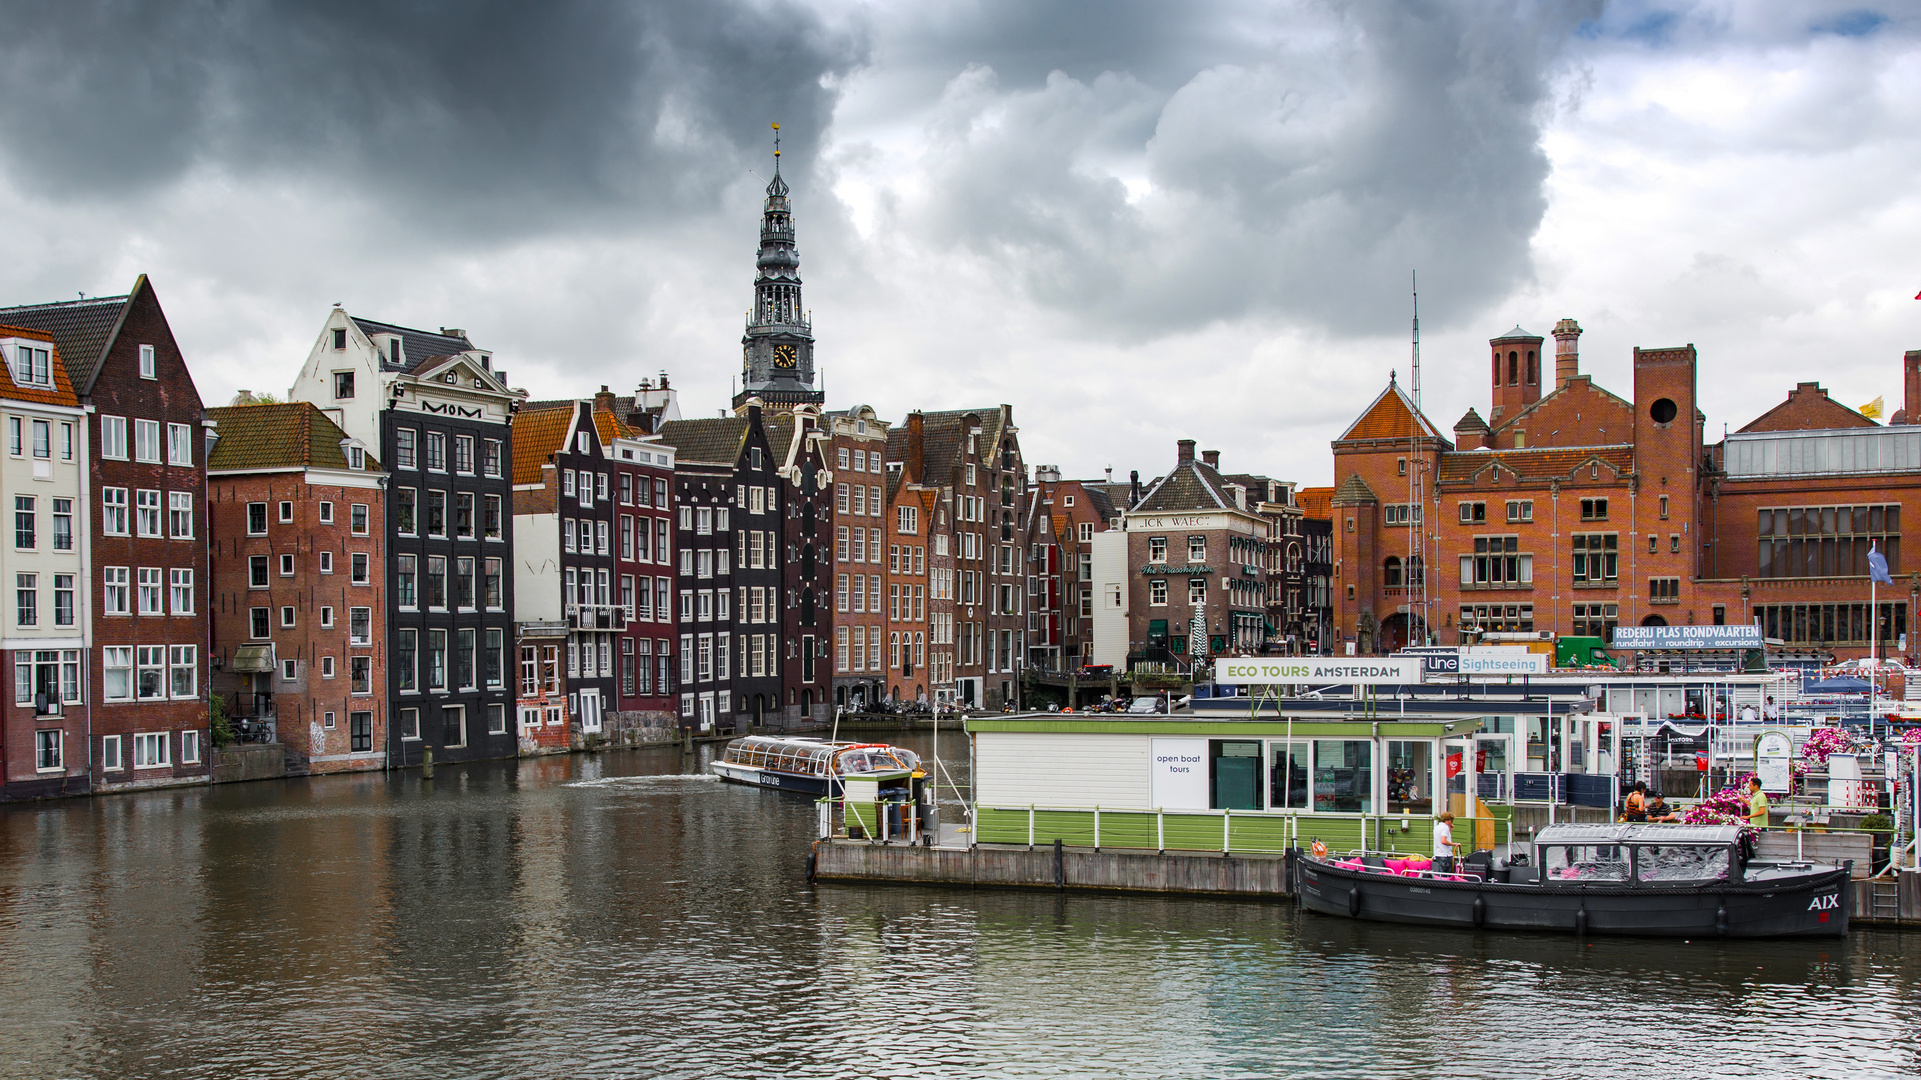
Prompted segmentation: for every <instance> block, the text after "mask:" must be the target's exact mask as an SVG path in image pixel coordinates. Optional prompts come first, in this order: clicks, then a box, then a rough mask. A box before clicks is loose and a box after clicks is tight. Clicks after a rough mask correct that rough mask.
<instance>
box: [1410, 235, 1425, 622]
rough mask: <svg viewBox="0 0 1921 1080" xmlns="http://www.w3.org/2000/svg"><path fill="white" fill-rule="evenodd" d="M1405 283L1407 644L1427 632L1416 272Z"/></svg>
mask: <svg viewBox="0 0 1921 1080" xmlns="http://www.w3.org/2000/svg"><path fill="white" fill-rule="evenodd" d="M1408 285H1409V288H1410V290H1411V291H1412V293H1413V296H1414V343H1413V348H1414V355H1413V366H1414V373H1413V374H1414V377H1413V383H1412V387H1411V388H1412V390H1413V398H1414V413H1415V418H1414V422H1413V423H1411V424H1409V425H1408V448H1407V451H1408V453H1407V502H1408V507H1407V517H1408V521H1407V547H1408V552H1407V570H1406V573H1405V578H1406V581H1407V600H1408V603H1407V623H1408V626H1407V629H1408V644H1410V645H1413V644H1416V641H1415V638H1414V635H1415V633H1416V632H1417V630H1418V632H1419V633H1420V635H1421V636H1420V639H1419V642H1418V643H1419V644H1422V645H1425V644H1427V639H1428V636H1429V626H1428V617H1429V615H1430V614H1431V613H1430V612H1429V611H1428V602H1427V513H1426V505H1427V491H1426V489H1425V488H1426V486H1425V484H1424V483H1423V482H1422V481H1423V480H1424V479H1425V477H1424V476H1423V475H1422V474H1423V473H1424V472H1425V471H1426V470H1425V465H1426V459H1425V458H1424V457H1423V456H1422V455H1421V424H1420V419H1419V417H1420V415H1421V281H1420V277H1419V276H1418V274H1417V273H1416V272H1415V271H1413V270H1410V271H1408Z"/></svg>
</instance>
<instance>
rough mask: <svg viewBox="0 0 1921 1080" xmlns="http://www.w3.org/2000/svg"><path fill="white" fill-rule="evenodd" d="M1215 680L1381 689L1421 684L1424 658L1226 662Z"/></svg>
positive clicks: (1229, 683) (1218, 667)
mask: <svg viewBox="0 0 1921 1080" xmlns="http://www.w3.org/2000/svg"><path fill="white" fill-rule="evenodd" d="M1214 681H1215V682H1217V683H1220V684H1221V685H1223V686H1335V685H1341V684H1347V685H1367V686H1378V685H1382V684H1387V683H1418V682H1420V681H1421V658H1420V657H1418V656H1395V657H1388V658H1385V659H1381V660H1352V659H1344V658H1340V657H1334V658H1328V659H1288V660H1247V659H1238V658H1237V659H1223V660H1220V661H1217V662H1216V663H1215V665H1214Z"/></svg>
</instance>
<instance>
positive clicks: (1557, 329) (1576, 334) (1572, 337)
mask: <svg viewBox="0 0 1921 1080" xmlns="http://www.w3.org/2000/svg"><path fill="white" fill-rule="evenodd" d="M1580 373H1581V324H1580V323H1577V322H1575V321H1574V320H1573V319H1562V320H1561V321H1560V322H1557V323H1555V324H1554V388H1555V389H1556V390H1559V389H1560V388H1561V387H1563V386H1566V385H1567V384H1568V380H1569V379H1572V378H1574V377H1575V376H1576V375H1579V374H1580Z"/></svg>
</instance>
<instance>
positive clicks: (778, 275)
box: [734, 124, 825, 412]
mask: <svg viewBox="0 0 1921 1080" xmlns="http://www.w3.org/2000/svg"><path fill="white" fill-rule="evenodd" d="M773 128H774V178H773V179H772V180H769V181H768V182H767V198H766V201H765V202H764V203H763V204H762V207H761V217H760V254H759V256H758V257H757V258H756V259H755V260H754V307H753V310H751V311H749V312H748V314H747V331H746V333H745V334H744V335H742V337H741V339H740V343H741V386H740V391H739V392H738V393H736V394H735V395H734V411H735V412H740V411H742V410H744V409H745V408H746V404H747V400H748V399H749V398H759V399H760V400H761V403H762V406H763V407H764V408H766V409H769V410H784V409H791V408H793V407H794V406H796V405H803V404H819V403H820V402H821V401H823V400H824V398H825V395H824V394H822V393H821V391H819V390H818V389H816V388H815V383H814V328H813V320H812V318H811V317H810V316H809V315H808V314H807V310H806V308H805V307H803V306H802V304H801V293H800V250H799V248H798V247H797V246H796V245H795V243H794V216H793V205H792V203H791V201H790V200H789V198H788V187H787V181H785V180H783V179H781V175H780V125H779V124H775V125H773Z"/></svg>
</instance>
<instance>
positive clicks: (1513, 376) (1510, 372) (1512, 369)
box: [1507, 350, 1521, 386]
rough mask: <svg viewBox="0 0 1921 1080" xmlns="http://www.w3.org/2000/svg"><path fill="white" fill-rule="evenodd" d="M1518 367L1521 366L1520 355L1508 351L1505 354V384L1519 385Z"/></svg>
mask: <svg viewBox="0 0 1921 1080" xmlns="http://www.w3.org/2000/svg"><path fill="white" fill-rule="evenodd" d="M1520 365H1521V356H1520V354H1519V353H1516V352H1514V351H1512V350H1509V352H1508V354H1507V384H1508V385H1509V386H1516V385H1519V384H1520V381H1521V378H1520V374H1521V366H1520Z"/></svg>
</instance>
